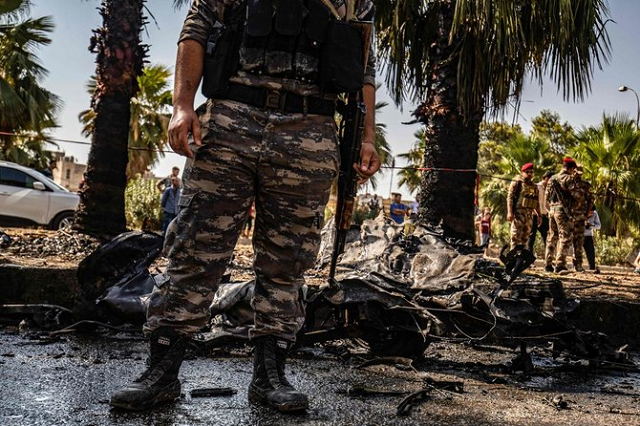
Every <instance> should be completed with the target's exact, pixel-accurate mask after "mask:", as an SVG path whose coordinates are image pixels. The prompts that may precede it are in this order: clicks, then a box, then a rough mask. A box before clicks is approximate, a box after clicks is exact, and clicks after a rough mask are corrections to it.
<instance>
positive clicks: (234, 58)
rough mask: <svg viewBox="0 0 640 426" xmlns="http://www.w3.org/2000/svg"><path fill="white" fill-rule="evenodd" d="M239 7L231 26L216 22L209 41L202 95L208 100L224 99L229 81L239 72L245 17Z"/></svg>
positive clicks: (242, 9) (206, 51)
mask: <svg viewBox="0 0 640 426" xmlns="http://www.w3.org/2000/svg"><path fill="white" fill-rule="evenodd" d="M239 11H244V8H242V7H239V8H236V9H235V10H233V11H231V12H232V14H233V15H234V16H233V17H232V18H231V19H230V23H229V25H224V24H221V23H220V22H216V23H215V25H214V27H213V32H212V33H211V35H210V36H209V39H208V40H207V46H206V50H205V56H204V69H203V72H202V76H203V79H202V94H203V95H204V96H206V97H207V98H211V99H215V98H223V97H224V95H225V93H226V92H227V88H228V87H229V79H230V78H231V76H232V75H234V74H235V73H236V72H237V70H238V61H239V49H240V42H241V41H242V27H243V25H242V23H243V19H244V16H243V14H240V13H239Z"/></svg>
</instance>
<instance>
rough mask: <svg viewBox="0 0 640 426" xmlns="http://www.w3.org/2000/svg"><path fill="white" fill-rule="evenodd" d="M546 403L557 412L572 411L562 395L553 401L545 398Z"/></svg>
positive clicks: (555, 397)
mask: <svg viewBox="0 0 640 426" xmlns="http://www.w3.org/2000/svg"><path fill="white" fill-rule="evenodd" d="M544 402H546V403H547V405H550V406H552V407H553V408H555V409H556V410H570V408H569V403H568V402H567V401H566V400H565V399H564V397H563V396H562V395H556V396H554V397H553V398H551V399H547V398H545V399H544Z"/></svg>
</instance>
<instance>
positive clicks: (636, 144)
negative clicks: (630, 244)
mask: <svg viewBox="0 0 640 426" xmlns="http://www.w3.org/2000/svg"><path fill="white" fill-rule="evenodd" d="M577 138H578V141H579V144H578V146H577V147H576V148H575V149H574V151H573V152H572V154H573V155H574V157H575V158H576V160H578V162H580V163H582V164H583V167H584V175H583V179H584V180H586V181H588V182H590V183H591V185H592V189H593V191H594V193H595V196H596V201H595V204H596V209H597V210H598V213H599V214H600V219H601V221H602V232H603V233H604V234H606V235H610V236H614V235H626V234H627V233H628V232H630V231H637V230H639V229H640V202H638V201H637V200H638V199H640V179H638V176H639V174H640V132H638V130H637V129H636V127H635V122H634V121H633V120H631V119H629V118H628V117H626V116H624V115H614V116H606V115H605V116H604V117H603V121H602V123H601V124H600V125H599V126H597V127H589V128H586V129H583V130H582V131H580V132H579V133H578V136H577Z"/></svg>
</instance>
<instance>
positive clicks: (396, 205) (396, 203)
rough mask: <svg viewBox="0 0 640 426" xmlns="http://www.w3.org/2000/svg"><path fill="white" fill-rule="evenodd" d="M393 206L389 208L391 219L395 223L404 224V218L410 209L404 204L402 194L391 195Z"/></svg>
mask: <svg viewBox="0 0 640 426" xmlns="http://www.w3.org/2000/svg"><path fill="white" fill-rule="evenodd" d="M391 199H392V202H391V205H390V206H389V217H390V218H391V219H393V221H394V222H395V223H399V224H402V223H403V222H404V216H405V215H406V214H407V212H408V211H409V207H407V206H406V205H404V204H402V194H399V193H397V192H394V193H392V194H391Z"/></svg>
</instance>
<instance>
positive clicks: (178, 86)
mask: <svg viewBox="0 0 640 426" xmlns="http://www.w3.org/2000/svg"><path fill="white" fill-rule="evenodd" d="M203 61H204V47H203V46H202V45H201V44H200V43H198V42H197V41H194V40H184V41H182V42H180V44H179V45H178V57H177V59H176V73H175V84H174V91H173V105H174V107H193V102H194V99H195V96H196V92H197V91H198V86H199V85H200V79H201V78H202V69H203Z"/></svg>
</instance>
